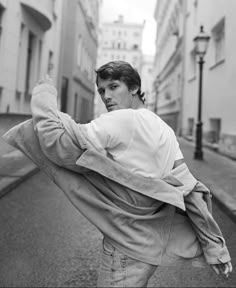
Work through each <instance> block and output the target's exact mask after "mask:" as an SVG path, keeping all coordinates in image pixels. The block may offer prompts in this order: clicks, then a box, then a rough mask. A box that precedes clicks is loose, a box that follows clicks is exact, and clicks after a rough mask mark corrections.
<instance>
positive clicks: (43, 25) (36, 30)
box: [0, 0, 61, 114]
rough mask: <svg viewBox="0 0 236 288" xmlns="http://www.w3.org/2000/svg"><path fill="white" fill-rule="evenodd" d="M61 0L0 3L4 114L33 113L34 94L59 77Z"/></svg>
mask: <svg viewBox="0 0 236 288" xmlns="http://www.w3.org/2000/svg"><path fill="white" fill-rule="evenodd" d="M60 9H61V0H57V1H53V0H45V1H36V0H8V1H6V0H1V1H0V29H1V30H0V63H1V65H0V113H20V114H30V99H31V91H32V88H33V87H34V85H35V84H36V83H37V81H38V80H39V79H40V78H41V77H42V75H45V74H46V73H48V74H51V76H52V77H54V78H55V77H57V69H58V55H59V47H60V45H59V43H60V34H58V33H54V32H55V30H56V29H59V27H58V26H60V21H59V19H60V17H59V15H60Z"/></svg>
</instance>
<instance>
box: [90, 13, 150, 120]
mask: <svg viewBox="0 0 236 288" xmlns="http://www.w3.org/2000/svg"><path fill="white" fill-rule="evenodd" d="M144 25H145V23H144V22H143V23H141V24H137V23H128V22H125V21H124V18H123V16H119V18H118V20H116V21H113V22H104V23H101V25H100V39H99V46H100V47H99V54H98V61H97V67H100V66H101V65H103V64H105V63H107V62H110V61H117V60H122V61H126V62H128V63H130V64H131V65H132V66H133V67H134V68H135V69H137V70H138V71H139V73H141V69H142V39H143V28H144ZM95 103H96V104H95V114H94V116H95V118H96V117H98V116H99V115H100V114H102V113H104V112H106V109H105V107H104V105H103V103H102V101H101V100H100V96H99V95H98V94H96V99H95Z"/></svg>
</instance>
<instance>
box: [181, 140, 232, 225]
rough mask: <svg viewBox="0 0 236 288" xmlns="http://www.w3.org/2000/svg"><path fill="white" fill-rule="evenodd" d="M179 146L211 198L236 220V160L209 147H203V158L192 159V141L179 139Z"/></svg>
mask: <svg viewBox="0 0 236 288" xmlns="http://www.w3.org/2000/svg"><path fill="white" fill-rule="evenodd" d="M179 143H180V148H181V150H182V152H183V154H184V158H185V161H186V163H187V165H188V167H189V169H190V171H191V172H192V174H193V175H194V176H195V177H196V178H197V179H198V180H199V181H201V182H202V183H204V184H205V185H206V186H207V187H208V188H209V189H210V191H211V193H212V195H213V198H214V199H215V200H216V201H217V202H218V203H219V204H220V205H221V207H222V208H223V210H224V211H225V212H226V213H227V214H228V215H229V217H230V218H231V219H232V220H233V221H235V222H236V161H233V160H231V159H229V158H227V157H225V156H222V155H220V154H218V153H216V152H213V151H211V150H209V149H204V156H203V157H204V160H202V161H201V160H194V159H193V155H194V150H195V147H194V145H195V144H194V143H192V142H189V141H187V140H184V139H183V138H180V139H179Z"/></svg>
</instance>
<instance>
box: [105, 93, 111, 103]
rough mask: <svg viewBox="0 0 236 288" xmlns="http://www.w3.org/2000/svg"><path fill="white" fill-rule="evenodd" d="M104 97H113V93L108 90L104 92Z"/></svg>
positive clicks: (106, 98) (108, 98) (107, 98)
mask: <svg viewBox="0 0 236 288" xmlns="http://www.w3.org/2000/svg"><path fill="white" fill-rule="evenodd" d="M104 99H105V100H106V101H107V100H110V99H111V93H110V92H109V91H107V90H106V91H105V93H104Z"/></svg>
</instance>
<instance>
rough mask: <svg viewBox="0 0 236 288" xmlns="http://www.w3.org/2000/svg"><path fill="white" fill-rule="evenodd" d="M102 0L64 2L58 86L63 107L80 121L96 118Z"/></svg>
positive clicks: (62, 108)
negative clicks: (95, 103) (96, 76)
mask: <svg viewBox="0 0 236 288" xmlns="http://www.w3.org/2000/svg"><path fill="white" fill-rule="evenodd" d="M99 3H100V1H98V0H96V1H88V0H70V1H64V4H63V14H62V31H61V51H60V67H59V76H58V87H59V90H60V106H61V110H62V111H64V112H67V113H69V114H70V115H71V116H72V117H73V118H74V119H75V120H76V121H77V122H80V123H86V122H89V121H90V120H91V119H93V113H94V112H93V108H94V87H95V86H94V81H95V73H94V69H95V67H96V59H97V48H98V21H99V13H98V12H99Z"/></svg>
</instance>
